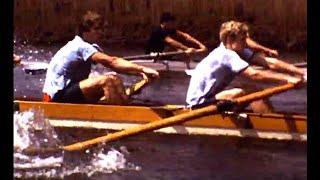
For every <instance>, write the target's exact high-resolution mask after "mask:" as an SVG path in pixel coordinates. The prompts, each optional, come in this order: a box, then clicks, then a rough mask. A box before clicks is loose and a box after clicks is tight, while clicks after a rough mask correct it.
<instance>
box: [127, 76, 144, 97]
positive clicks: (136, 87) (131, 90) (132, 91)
mask: <svg viewBox="0 0 320 180" xmlns="http://www.w3.org/2000/svg"><path fill="white" fill-rule="evenodd" d="M147 84H148V80H146V79H142V80H141V81H139V82H137V83H135V84H133V85H132V86H131V87H129V88H127V89H126V94H127V96H129V97H130V96H132V95H135V94H136V93H138V92H139V91H140V90H141V89H142V88H144V86H146V85H147Z"/></svg>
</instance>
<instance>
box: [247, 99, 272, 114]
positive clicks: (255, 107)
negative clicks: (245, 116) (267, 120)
mask: <svg viewBox="0 0 320 180" xmlns="http://www.w3.org/2000/svg"><path fill="white" fill-rule="evenodd" d="M250 107H251V109H252V111H253V112H256V113H272V112H274V109H273V106H272V104H271V103H270V101H269V99H262V100H257V101H253V102H252V103H250Z"/></svg>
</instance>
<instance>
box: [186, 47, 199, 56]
mask: <svg viewBox="0 0 320 180" xmlns="http://www.w3.org/2000/svg"><path fill="white" fill-rule="evenodd" d="M184 52H185V53H186V54H187V55H190V54H192V53H195V52H197V50H196V49H195V48H188V49H187V50H185V51H184Z"/></svg>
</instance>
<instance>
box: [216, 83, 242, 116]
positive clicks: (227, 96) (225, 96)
mask: <svg viewBox="0 0 320 180" xmlns="http://www.w3.org/2000/svg"><path fill="white" fill-rule="evenodd" d="M243 95H245V91H244V90H243V89H241V88H232V89H228V90H224V91H221V92H220V93H218V94H216V95H215V98H216V100H232V99H235V98H237V97H240V96H243ZM247 106H248V105H247V104H246V105H243V106H237V107H235V108H234V109H233V111H236V112H238V111H242V110H243V109H244V108H246V107H247Z"/></svg>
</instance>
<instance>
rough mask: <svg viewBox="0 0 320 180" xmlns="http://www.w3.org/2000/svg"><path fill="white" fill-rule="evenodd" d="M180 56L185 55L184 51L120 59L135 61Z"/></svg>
mask: <svg viewBox="0 0 320 180" xmlns="http://www.w3.org/2000/svg"><path fill="white" fill-rule="evenodd" d="M181 54H186V52H184V51H170V52H163V53H161V52H155V53H150V54H146V55H137V56H125V57H122V58H123V59H125V60H136V59H152V58H159V57H164V56H173V55H181Z"/></svg>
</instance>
